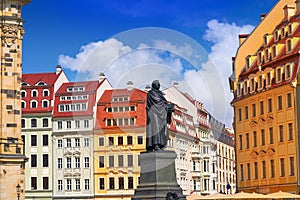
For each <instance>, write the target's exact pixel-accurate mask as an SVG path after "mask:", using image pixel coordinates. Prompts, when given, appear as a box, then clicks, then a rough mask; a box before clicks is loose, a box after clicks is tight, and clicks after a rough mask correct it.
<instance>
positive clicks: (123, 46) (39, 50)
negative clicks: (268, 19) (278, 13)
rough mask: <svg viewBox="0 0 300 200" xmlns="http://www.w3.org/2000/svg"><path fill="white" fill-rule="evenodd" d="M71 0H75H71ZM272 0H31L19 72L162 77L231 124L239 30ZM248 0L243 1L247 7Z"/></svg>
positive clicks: (246, 29) (140, 79) (120, 80)
mask: <svg viewBox="0 0 300 200" xmlns="http://www.w3.org/2000/svg"><path fill="white" fill-rule="evenodd" d="M71 2H72V3H71ZM276 2H277V0H264V1H261V0H253V1H245V0H242V1H239V3H238V4H237V1H233V0H228V1H220V0H216V1H213V0H186V1H183V0H156V1H152V0H110V1H106V0H85V1H82V0H72V1H70V0H52V1H51V2H50V1H43V0H42V1H41V0H33V1H32V2H31V3H30V4H29V5H27V6H26V7H24V9H23V18H24V19H25V21H26V22H25V32H26V35H25V38H24V43H23V73H38V72H51V71H54V70H55V66H56V65H57V64H60V65H61V66H62V67H63V69H64V71H65V72H66V74H67V76H68V77H69V79H70V80H71V81H76V80H84V79H85V80H94V79H97V76H98V74H99V73H100V72H104V73H105V75H106V76H107V77H108V79H109V81H110V82H111V83H112V85H113V86H114V87H116V88H121V87H125V86H126V82H127V81H129V80H131V81H132V82H134V85H135V87H138V88H142V89H143V88H144V87H145V86H146V85H149V84H150V83H151V82H152V80H154V79H159V80H160V82H161V83H162V86H163V87H164V88H166V87H169V86H171V85H172V83H173V82H174V81H176V82H179V85H180V86H179V89H180V90H182V91H184V92H188V93H189V94H190V95H191V96H193V97H194V98H196V99H197V100H199V101H201V102H203V103H204V105H205V107H206V108H207V110H208V111H209V112H211V113H212V114H213V115H214V116H215V118H217V119H218V120H220V121H222V122H224V123H225V124H226V125H227V126H228V127H231V123H232V108H231V106H230V105H229V103H230V101H231V99H232V95H231V93H230V92H229V87H228V77H229V76H230V74H231V57H232V56H234V55H235V52H236V49H237V47H238V40H237V36H238V34H240V33H250V32H251V31H252V30H253V28H254V27H255V26H256V25H257V24H258V23H259V20H260V19H259V16H260V14H263V13H268V11H269V10H270V9H271V8H272V7H273V6H274V5H275V4H276ZM245 5H247V6H245Z"/></svg>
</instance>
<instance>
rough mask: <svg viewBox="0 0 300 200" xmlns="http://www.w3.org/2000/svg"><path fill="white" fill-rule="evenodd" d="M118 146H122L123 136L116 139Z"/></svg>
mask: <svg viewBox="0 0 300 200" xmlns="http://www.w3.org/2000/svg"><path fill="white" fill-rule="evenodd" d="M118 145H123V136H119V137H118Z"/></svg>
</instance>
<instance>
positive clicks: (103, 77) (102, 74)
mask: <svg viewBox="0 0 300 200" xmlns="http://www.w3.org/2000/svg"><path fill="white" fill-rule="evenodd" d="M103 79H105V74H104V73H102V72H101V73H100V74H99V82H101V81H102V80H103Z"/></svg>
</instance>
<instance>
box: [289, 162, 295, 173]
mask: <svg viewBox="0 0 300 200" xmlns="http://www.w3.org/2000/svg"><path fill="white" fill-rule="evenodd" d="M294 175H295V166H294V157H290V176H294Z"/></svg>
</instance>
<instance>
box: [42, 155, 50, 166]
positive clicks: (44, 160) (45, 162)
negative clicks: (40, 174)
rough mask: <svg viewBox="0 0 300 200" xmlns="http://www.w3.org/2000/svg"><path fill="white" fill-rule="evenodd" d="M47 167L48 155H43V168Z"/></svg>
mask: <svg viewBox="0 0 300 200" xmlns="http://www.w3.org/2000/svg"><path fill="white" fill-rule="evenodd" d="M48 166H49V156H48V154H43V167H48Z"/></svg>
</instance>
